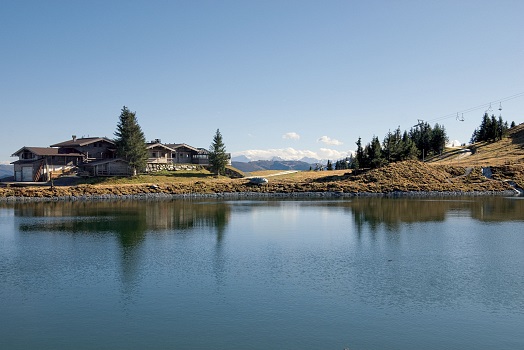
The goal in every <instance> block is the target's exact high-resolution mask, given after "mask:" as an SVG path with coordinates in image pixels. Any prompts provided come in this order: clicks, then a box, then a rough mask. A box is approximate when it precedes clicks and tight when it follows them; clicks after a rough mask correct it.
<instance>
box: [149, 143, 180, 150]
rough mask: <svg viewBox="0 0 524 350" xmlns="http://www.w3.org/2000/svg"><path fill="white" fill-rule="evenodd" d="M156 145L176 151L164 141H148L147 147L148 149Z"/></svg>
mask: <svg viewBox="0 0 524 350" xmlns="http://www.w3.org/2000/svg"><path fill="white" fill-rule="evenodd" d="M155 147H161V148H165V149H167V150H169V151H171V152H175V150H174V149H173V148H171V147H169V146H167V145H164V144H163V143H159V142H149V143H146V148H147V149H152V148H155Z"/></svg>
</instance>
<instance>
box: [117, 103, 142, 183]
mask: <svg viewBox="0 0 524 350" xmlns="http://www.w3.org/2000/svg"><path fill="white" fill-rule="evenodd" d="M115 136H116V139H115V143H116V154H117V156H118V157H121V158H123V159H125V160H126V161H127V162H128V163H129V167H130V168H131V169H132V171H133V175H136V174H137V173H138V172H139V171H144V170H145V168H146V164H147V149H146V139H145V137H144V133H143V132H142V129H141V128H140V125H138V121H137V119H136V113H135V112H131V111H129V109H128V108H127V107H126V106H124V107H122V111H121V113H120V117H119V121H118V124H117V126H116V131H115Z"/></svg>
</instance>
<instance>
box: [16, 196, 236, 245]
mask: <svg viewBox="0 0 524 350" xmlns="http://www.w3.org/2000/svg"><path fill="white" fill-rule="evenodd" d="M14 212H15V216H17V217H31V218H32V220H30V221H24V220H22V221H21V222H20V224H19V229H20V231H22V232H36V231H45V232H54V233H71V234H78V233H84V234H93V233H97V234H99V233H115V234H117V236H118V238H119V240H120V242H121V244H122V246H123V247H129V246H135V245H137V244H139V243H140V242H141V241H142V240H143V239H144V236H145V234H146V232H148V231H152V232H159V231H173V232H174V233H177V232H179V231H187V230H192V229H194V228H198V227H209V228H215V229H216V231H217V239H218V240H220V239H221V238H222V236H223V233H224V231H225V228H226V226H227V223H228V221H229V216H230V207H229V205H228V204H226V203H221V202H217V203H201V202H193V201H186V200H179V201H148V202H145V201H103V202H46V203H16V204H14Z"/></svg>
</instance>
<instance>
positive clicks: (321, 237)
mask: <svg viewBox="0 0 524 350" xmlns="http://www.w3.org/2000/svg"><path fill="white" fill-rule="evenodd" d="M0 347H1V348H2V349H339V350H342V349H344V348H349V349H352V350H359V349H402V350H407V349H476V350H478V349H490V350H493V349H524V200H523V199H522V198H520V199H519V198H453V199H451V198H450V199H407V198H404V199H385V198H360V199H352V200H331V201H326V200H323V201H306V200H304V201H296V200H294V201H292V200H279V201H277V200H270V201H268V200H265V201H262V200H260V201H259V200H257V201H222V202H220V201H196V200H193V201H190V200H185V201H180V200H177V201H153V202H138V201H127V202H93V203H85V202H84V203H77V202H75V203H20V204H0Z"/></svg>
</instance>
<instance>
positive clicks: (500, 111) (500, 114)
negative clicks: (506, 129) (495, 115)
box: [499, 102, 502, 117]
mask: <svg viewBox="0 0 524 350" xmlns="http://www.w3.org/2000/svg"><path fill="white" fill-rule="evenodd" d="M499 117H502V102H499Z"/></svg>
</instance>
